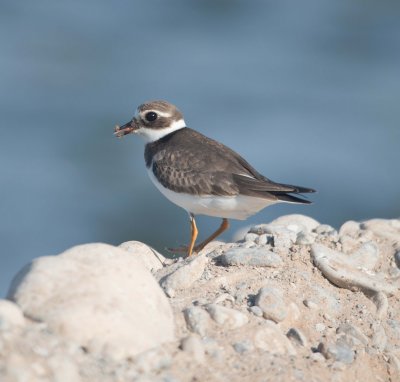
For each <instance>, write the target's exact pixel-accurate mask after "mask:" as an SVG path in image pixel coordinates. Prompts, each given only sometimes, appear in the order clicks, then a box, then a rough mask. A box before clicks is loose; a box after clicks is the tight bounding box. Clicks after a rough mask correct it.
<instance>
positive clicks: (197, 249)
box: [194, 218, 229, 253]
mask: <svg viewBox="0 0 400 382" xmlns="http://www.w3.org/2000/svg"><path fill="white" fill-rule="evenodd" d="M228 228H229V221H228V219H227V218H223V219H222V222H221V225H220V226H219V228H218V229H217V230H216V231H215V232H214V233H213V234H212V235H211V236H210V237H208V238H207V239H206V240H204V241H202V242H201V243H200V244H199V245H196V247H195V248H194V251H195V252H197V253H198V252H200V251H201V250H202V249H203V248H204V247H205V246H206V245H207V244H208V243H210V242H212V241H213V240H214V239H215V238H217V237H218V236H219V235H221V234H222V233H223V232H225V231H226V230H227V229H228Z"/></svg>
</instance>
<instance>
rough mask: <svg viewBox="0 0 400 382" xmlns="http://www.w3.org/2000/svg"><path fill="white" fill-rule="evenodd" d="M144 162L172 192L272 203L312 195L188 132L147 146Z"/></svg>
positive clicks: (193, 131) (182, 130) (177, 132)
mask: <svg viewBox="0 0 400 382" xmlns="http://www.w3.org/2000/svg"><path fill="white" fill-rule="evenodd" d="M167 146H168V150H167V149H166V147H167ZM205 153H206V155H205ZM145 159H146V165H147V166H148V167H149V166H150V165H152V171H153V173H154V175H155V176H156V177H157V179H158V180H159V181H160V183H161V184H162V185H163V186H164V187H167V188H169V189H171V190H173V191H175V192H181V193H192V194H196V195H218V196H234V195H238V194H243V195H249V196H257V197H262V198H266V199H274V200H276V199H281V198H280V196H281V195H282V196H284V195H285V194H286V193H297V192H311V191H307V190H309V189H305V188H303V187H296V186H291V185H286V184H279V183H275V182H273V181H271V180H269V179H268V178H266V177H264V176H263V175H261V174H260V173H259V172H258V171H256V170H255V169H254V168H253V167H252V166H251V165H250V164H249V163H248V162H247V161H246V160H245V159H244V158H242V157H241V156H240V155H238V154H237V153H235V152H234V151H233V150H231V149H230V148H228V147H226V146H224V145H222V144H221V143H219V142H217V141H214V140H212V139H210V138H207V137H206V136H204V135H202V134H200V133H198V132H196V131H195V130H192V129H189V128H184V129H181V130H178V131H176V132H175V133H172V134H170V135H168V136H166V137H164V138H163V139H160V140H159V141H157V142H153V143H150V144H147V145H146V150H145ZM151 159H152V160H151ZM300 190H301V191H300ZM282 200H284V199H282ZM300 200H301V199H300Z"/></svg>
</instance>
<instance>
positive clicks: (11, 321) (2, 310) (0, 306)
mask: <svg viewBox="0 0 400 382" xmlns="http://www.w3.org/2000/svg"><path fill="white" fill-rule="evenodd" d="M24 325H25V318H24V315H23V314H22V311H21V309H20V307H19V306H18V305H17V304H15V303H13V302H11V301H8V300H0V331H1V330H10V329H12V328H15V327H22V326H24Z"/></svg>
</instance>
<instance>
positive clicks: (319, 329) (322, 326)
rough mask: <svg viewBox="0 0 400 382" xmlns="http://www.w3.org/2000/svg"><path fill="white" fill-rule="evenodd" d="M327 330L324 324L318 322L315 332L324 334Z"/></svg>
mask: <svg viewBox="0 0 400 382" xmlns="http://www.w3.org/2000/svg"><path fill="white" fill-rule="evenodd" d="M325 329H326V326H325V324H323V323H322V322H318V323H317V324H315V330H316V331H317V332H319V333H322V332H323V331H324V330H325Z"/></svg>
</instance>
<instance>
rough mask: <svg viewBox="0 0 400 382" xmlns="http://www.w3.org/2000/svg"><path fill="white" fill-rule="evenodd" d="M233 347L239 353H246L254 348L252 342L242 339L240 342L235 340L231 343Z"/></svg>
mask: <svg viewBox="0 0 400 382" xmlns="http://www.w3.org/2000/svg"><path fill="white" fill-rule="evenodd" d="M233 348H234V349H235V351H236V352H237V353H239V354H244V353H248V352H249V351H251V350H253V349H254V346H253V344H252V343H251V341H249V340H244V341H242V342H236V343H234V344H233Z"/></svg>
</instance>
